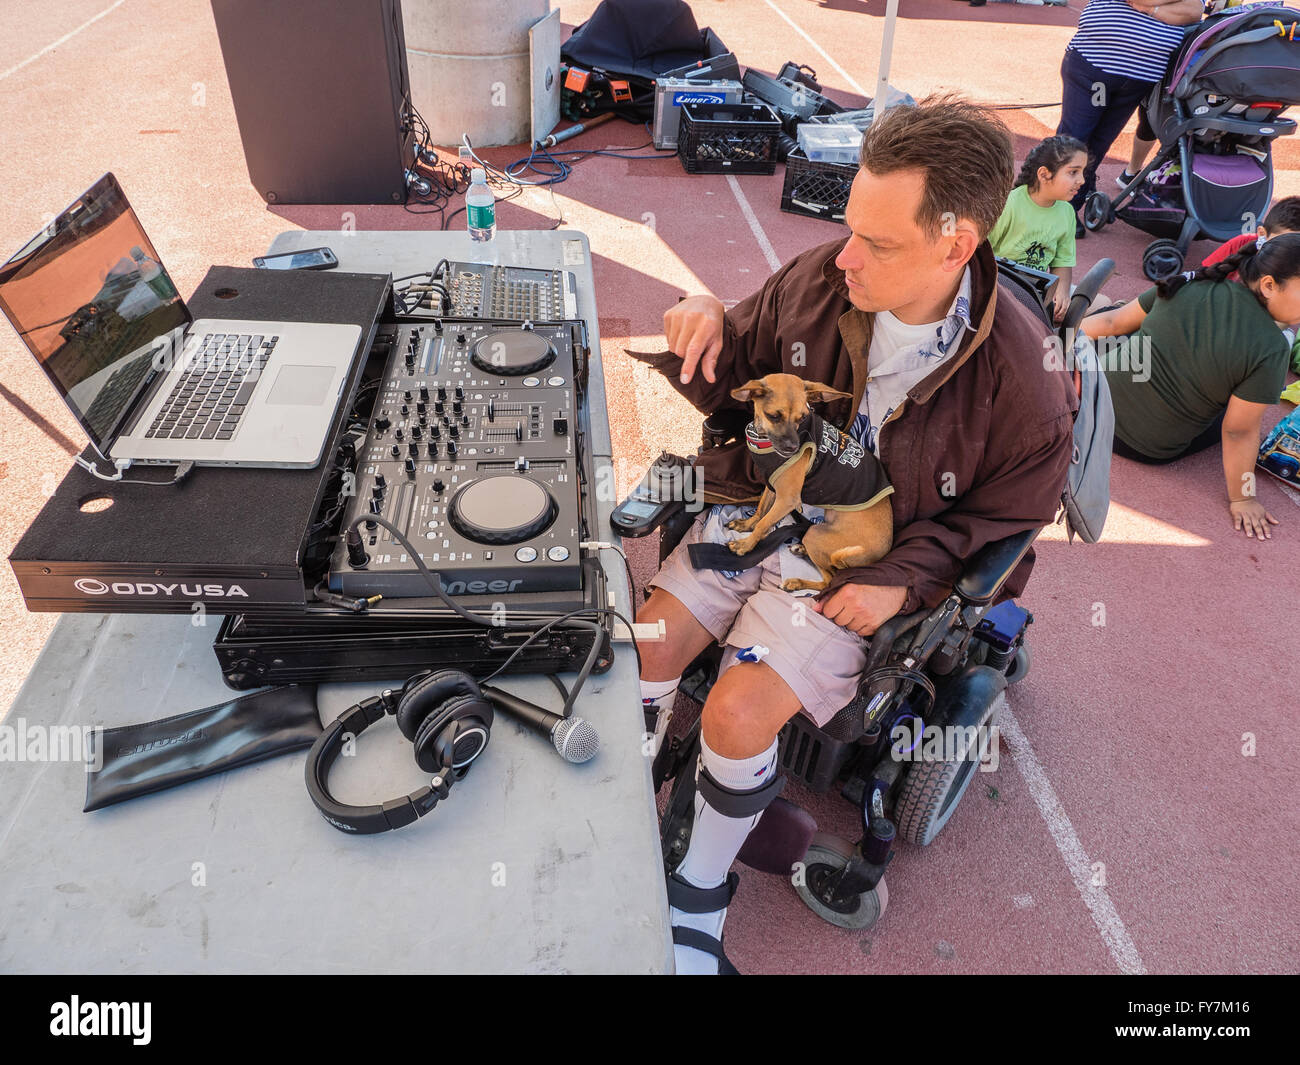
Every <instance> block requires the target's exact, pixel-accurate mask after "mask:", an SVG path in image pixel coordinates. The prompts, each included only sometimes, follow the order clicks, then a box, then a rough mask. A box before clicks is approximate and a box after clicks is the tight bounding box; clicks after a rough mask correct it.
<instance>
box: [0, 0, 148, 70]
mask: <svg viewBox="0 0 1300 1065" xmlns="http://www.w3.org/2000/svg"><path fill="white" fill-rule="evenodd" d="M124 3H126V0H117V3H115V4H113V5H111V6H109V7H106V8H104V10H103V11H101V12H100V13H99V14H98V15H96V16H95V17H94V18H91V19H87V20H86V21H85V22H83V23H82V24H81V25H80V26H78V27H77V28H76V29H75V30H73V31H72V32H71V33H65V34H64V35H63V36H62V37H60V38H59V39H58V40H57V41H55V42H54V43H53V44H47V45H46V46H45V47H44V48H42V49H41V50H40V51H39V52H37V53H36V54H35V55H29V56H28V57H27V58H26V59H24V60H23V61H22V62H21V63H19V64H18V65H17V66H13V67H10V68H9V69H8V70H6V71H5V72H4V73H3V74H0V81H4V80H5V78H7V77H9V75H10V74H16V73H18V71H20V70H22V69H23V67H25V66H27V64H28V63H35V62H36V60H38V59H40V58H41V56H43V55H44V54H45V53H46V52H51V51H53V50H54V49H55V48H57V47H58V46H59V45H61V44H63V42H64V41H69V40H71V39H72V38H73V37H75V36H76V35H77V34H79V33H80V32H81V31H82V30H84V29H85V28H86V27H87V26H90V25H92V24H94V23H96V22H98V21H99V20H100V19H102V18H103V17H104V16H105V15H107V14H109V13H111V12H112V11H114V10H116V9H117V8H119V7H121V6H122V5H123V4H124Z"/></svg>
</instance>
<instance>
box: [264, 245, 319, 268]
mask: <svg viewBox="0 0 1300 1065" xmlns="http://www.w3.org/2000/svg"><path fill="white" fill-rule="evenodd" d="M338 264H339V261H338V259H337V257H336V256H335V255H334V253H333V252H332V251H330V250H329V248H307V249H305V250H303V251H287V252H285V253H284V254H283V255H259V256H258V257H257V258H256V259H254V260H253V265H254V266H256V267H257V268H258V269H259V270H333V269H334V267H336V266H338Z"/></svg>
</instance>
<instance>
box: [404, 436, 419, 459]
mask: <svg viewBox="0 0 1300 1065" xmlns="http://www.w3.org/2000/svg"><path fill="white" fill-rule="evenodd" d="M406 450H407V451H409V452H410V453H411V458H413V459H418V458H419V457H420V445H419V444H417V443H416V442H415V441H414V440H412V441H411V442H410V443H409V444H407V445H406Z"/></svg>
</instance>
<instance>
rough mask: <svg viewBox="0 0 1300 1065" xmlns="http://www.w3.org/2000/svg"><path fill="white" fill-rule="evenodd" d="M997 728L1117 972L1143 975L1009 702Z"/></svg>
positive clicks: (1143, 969) (1116, 914)
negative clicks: (1045, 823) (1005, 741)
mask: <svg viewBox="0 0 1300 1065" xmlns="http://www.w3.org/2000/svg"><path fill="white" fill-rule="evenodd" d="M998 730H999V731H1000V732H1001V733H1002V735H1003V736H1005V737H1006V738H1007V744H1008V745H1009V746H1010V748H1011V757H1012V758H1013V759H1014V761H1015V763H1016V768H1017V769H1019V770H1020V775H1021V776H1023V777H1024V778H1025V782H1026V783H1027V784H1028V785H1029V793H1030V794H1031V795H1032V796H1033V797H1034V802H1035V803H1036V804H1037V805H1038V812H1039V813H1040V814H1042V816H1043V820H1044V821H1046V822H1047V830H1048V831H1049V832H1050V833H1051V834H1052V839H1053V840H1054V841H1055V842H1056V849H1057V850H1058V851H1060V852H1061V857H1062V859H1064V861H1065V867H1066V869H1068V870H1069V872H1070V876H1071V877H1072V878H1073V879H1074V886H1075V887H1076V888H1078V889H1079V895H1080V897H1082V899H1083V904H1084V905H1085V906H1087V907H1088V913H1089V914H1091V915H1092V922H1093V924H1095V925H1096V926H1097V931H1098V932H1100V933H1101V938H1102V941H1103V942H1104V943H1105V944H1106V949H1107V950H1109V951H1110V956H1111V957H1112V958H1113V959H1114V960H1115V964H1116V965H1117V966H1119V970H1120V972H1123V973H1128V974H1130V975H1134V976H1142V975H1145V973H1146V966H1145V965H1143V964H1142V959H1141V957H1139V955H1138V952H1137V947H1135V946H1134V945H1133V940H1132V939H1130V938H1129V934H1128V929H1126V928H1125V927H1124V921H1123V920H1122V919H1121V918H1120V915H1119V912H1118V911H1117V910H1116V909H1115V905H1114V903H1112V902H1111V901H1110V896H1109V895H1107V894H1106V889H1105V888H1104V887H1097V886H1096V885H1095V884H1094V883H1093V875H1092V863H1091V862H1089V861H1088V855H1087V854H1086V853H1085V852H1084V849H1083V844H1082V843H1080V842H1079V837H1078V835H1077V834H1076V833H1075V831H1074V825H1072V824H1071V823H1070V818H1069V816H1068V815H1067V814H1066V812H1065V807H1063V806H1062V805H1061V800H1060V799H1059V798H1057V795H1056V791H1055V790H1054V789H1053V788H1052V784H1051V781H1049V780H1048V779H1047V774H1046V773H1044V772H1043V767H1042V766H1041V765H1039V764H1038V759H1037V758H1036V757H1034V749H1033V748H1032V747H1031V746H1030V745H1029V740H1027V739H1026V738H1025V734H1024V733H1023V732H1021V731H1020V723H1019V722H1018V721H1017V720H1016V718H1015V715H1014V714H1012V713H1011V708H1010V707H1009V706H1004V707H1003V708H1002V713H1001V714H1000V715H999V716H998Z"/></svg>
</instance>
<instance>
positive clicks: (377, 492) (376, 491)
mask: <svg viewBox="0 0 1300 1065" xmlns="http://www.w3.org/2000/svg"><path fill="white" fill-rule="evenodd" d="M370 494H371V495H372V496H374V497H375V498H376V499H383V498H384V490H383V489H382V488H380V487H379V485H377V484H376V485H371V486H370Z"/></svg>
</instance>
